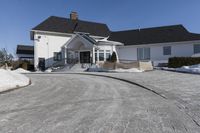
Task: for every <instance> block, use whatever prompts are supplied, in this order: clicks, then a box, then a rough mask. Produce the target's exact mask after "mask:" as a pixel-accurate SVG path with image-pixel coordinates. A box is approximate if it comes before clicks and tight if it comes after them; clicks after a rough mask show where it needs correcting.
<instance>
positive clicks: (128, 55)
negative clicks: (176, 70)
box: [117, 41, 200, 62]
mask: <svg viewBox="0 0 200 133" xmlns="http://www.w3.org/2000/svg"><path fill="white" fill-rule="evenodd" d="M194 44H200V41H193V42H192V41H191V42H179V43H161V44H150V45H149V44H148V45H139V46H134V45H133V46H124V47H117V51H118V56H119V59H125V60H137V48H141V47H150V56H151V61H154V62H167V61H168V58H169V57H191V56H192V55H193V54H194V47H193V46H194ZM164 46H171V55H163V47H164Z"/></svg>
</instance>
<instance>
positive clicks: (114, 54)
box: [110, 52, 117, 62]
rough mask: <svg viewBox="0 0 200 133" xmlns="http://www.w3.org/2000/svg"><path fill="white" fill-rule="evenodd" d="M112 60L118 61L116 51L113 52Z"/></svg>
mask: <svg viewBox="0 0 200 133" xmlns="http://www.w3.org/2000/svg"><path fill="white" fill-rule="evenodd" d="M110 60H111V62H116V61H117V55H116V53H115V52H113V53H112V56H111V59H110Z"/></svg>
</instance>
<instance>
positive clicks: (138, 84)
mask: <svg viewBox="0 0 200 133" xmlns="http://www.w3.org/2000/svg"><path fill="white" fill-rule="evenodd" d="M27 74H74V75H76V74H77V75H78V74H79V75H89V76H98V77H106V78H111V79H115V80H119V81H123V82H126V83H129V84H132V85H136V86H139V87H141V88H143V89H145V90H148V91H151V92H152V93H154V94H156V95H158V96H160V97H162V98H164V99H167V97H166V96H164V95H162V94H160V93H159V92H157V91H155V90H153V89H151V88H149V87H147V86H145V85H142V84H140V83H136V82H133V81H130V80H126V79H123V78H117V77H113V76H108V75H99V74H94V73H27Z"/></svg>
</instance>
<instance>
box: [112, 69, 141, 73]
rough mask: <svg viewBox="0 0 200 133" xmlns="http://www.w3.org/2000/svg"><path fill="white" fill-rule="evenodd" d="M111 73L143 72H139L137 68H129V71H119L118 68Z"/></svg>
mask: <svg viewBox="0 0 200 133" xmlns="http://www.w3.org/2000/svg"><path fill="white" fill-rule="evenodd" d="M113 71H114V72H144V71H143V70H139V69H137V68H131V69H121V68H118V69H115V70H113Z"/></svg>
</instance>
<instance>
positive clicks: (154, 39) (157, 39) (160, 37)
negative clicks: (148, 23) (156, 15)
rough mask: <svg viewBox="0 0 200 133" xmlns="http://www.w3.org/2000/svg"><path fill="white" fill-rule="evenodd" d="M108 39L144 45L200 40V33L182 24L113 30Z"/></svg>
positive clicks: (127, 43)
mask: <svg viewBox="0 0 200 133" xmlns="http://www.w3.org/2000/svg"><path fill="white" fill-rule="evenodd" d="M108 40H112V41H118V42H122V43H124V45H142V44H154V43H167V42H181V41H193V40H200V34H194V33H190V32H188V31H187V30H186V29H185V27H184V26H182V25H172V26H164V27H155V28H146V29H136V30H128V31H118V32H111V35H110V37H109V39H108Z"/></svg>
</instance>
